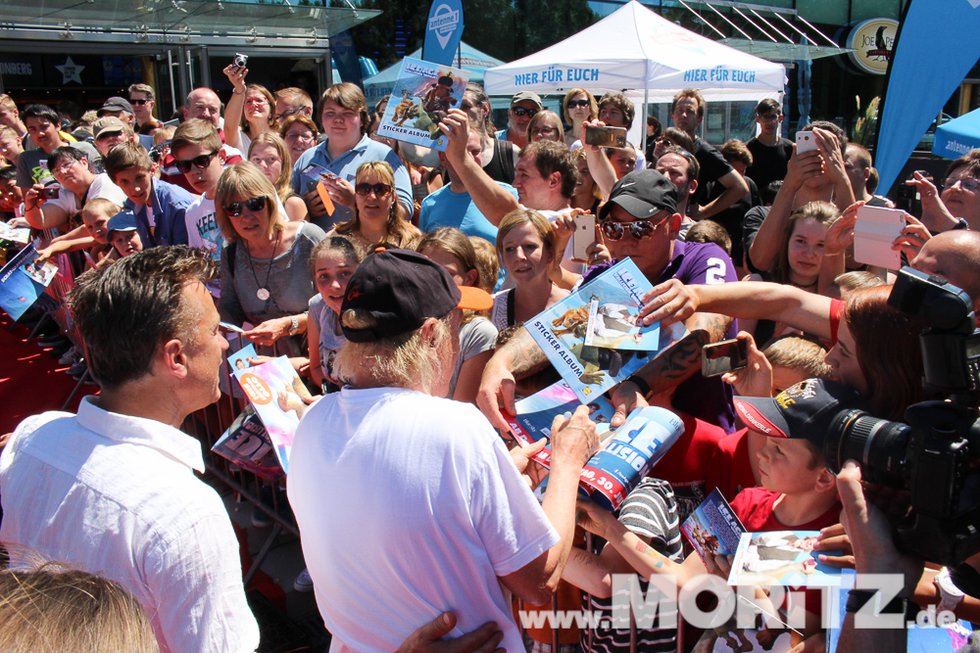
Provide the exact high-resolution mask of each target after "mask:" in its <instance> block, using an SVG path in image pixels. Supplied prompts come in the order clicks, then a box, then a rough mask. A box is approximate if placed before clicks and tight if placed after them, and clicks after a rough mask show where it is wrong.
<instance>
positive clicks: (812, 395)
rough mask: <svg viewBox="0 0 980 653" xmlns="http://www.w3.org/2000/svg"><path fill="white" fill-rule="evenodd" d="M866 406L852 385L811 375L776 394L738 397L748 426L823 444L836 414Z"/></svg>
mask: <svg viewBox="0 0 980 653" xmlns="http://www.w3.org/2000/svg"><path fill="white" fill-rule="evenodd" d="M849 408H864V402H863V400H862V399H861V395H860V394H858V392H857V391H856V390H854V389H853V388H851V387H850V386H847V385H844V384H843V383H837V382H836V381H826V380H824V379H807V380H805V381H800V382H799V383H797V384H796V385H793V386H790V387H788V388H786V389H785V390H783V391H782V392H780V393H779V394H778V395H776V396H775V397H735V412H736V413H738V416H739V418H740V419H741V420H742V423H743V424H745V426H747V427H749V428H750V429H752V430H753V431H758V432H759V433H762V434H763V435H768V436H769V437H772V438H790V439H793V440H809V441H810V442H812V443H813V444H814V445H816V446H817V447H819V448H821V449H822V448H823V445H824V440H825V439H826V437H827V432H828V431H829V430H830V425H831V422H832V421H833V419H834V417H835V416H836V415H837V414H838V413H839V412H840V411H842V410H846V409H849Z"/></svg>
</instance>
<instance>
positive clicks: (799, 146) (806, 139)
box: [796, 131, 817, 154]
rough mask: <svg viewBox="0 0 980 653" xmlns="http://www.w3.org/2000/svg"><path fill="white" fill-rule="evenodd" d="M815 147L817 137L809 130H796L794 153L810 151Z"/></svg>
mask: <svg viewBox="0 0 980 653" xmlns="http://www.w3.org/2000/svg"><path fill="white" fill-rule="evenodd" d="M815 149H817V138H816V136H815V135H814V133H813V132H811V131H798V132H796V153H797V154H803V153H804V152H812V151H814V150H815Z"/></svg>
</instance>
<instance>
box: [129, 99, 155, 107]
mask: <svg viewBox="0 0 980 653" xmlns="http://www.w3.org/2000/svg"><path fill="white" fill-rule="evenodd" d="M149 101H150V100H133V99H130V100H129V103H130V104H132V105H133V106H138V107H141V106H143V105H144V104H146V103H147V102H149Z"/></svg>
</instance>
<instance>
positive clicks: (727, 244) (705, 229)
mask: <svg viewBox="0 0 980 653" xmlns="http://www.w3.org/2000/svg"><path fill="white" fill-rule="evenodd" d="M684 240H686V241H687V242H689V243H714V244H716V245H718V247H721V248H722V249H723V250H725V253H726V254H728V255H729V256H731V255H732V237H731V236H729V235H728V231H726V230H725V228H724V227H723V226H721V225H720V224H718V223H717V222H715V221H714V220H699V221H698V222H695V223H694V224H693V225H691V228H690V229H688V230H687V235H686V236H684Z"/></svg>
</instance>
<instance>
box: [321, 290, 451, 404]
mask: <svg viewBox="0 0 980 653" xmlns="http://www.w3.org/2000/svg"><path fill="white" fill-rule="evenodd" d="M340 319H341V323H342V324H343V325H344V326H346V327H349V328H355V329H363V328H370V327H373V326H376V325H377V320H376V319H375V318H374V317H373V316H372V315H371V314H370V313H368V312H366V311H364V310H362V309H350V308H349V309H347V310H346V311H344V312H343V314H342V315H341V318H340ZM452 319H453V311H450V312H449V315H446V316H445V317H443V318H440V319H437V320H436V327H435V330H434V332H433V334H432V335H433V336H434V339H435V340H434V342H433V343H432V344H431V345H430V344H429V343H427V342H425V341H424V340H423V337H422V328H421V327H419V328H418V329H415V330H414V331H409V332H408V333H403V334H399V335H397V336H391V337H388V338H383V339H381V340H377V341H375V342H352V341H350V340H348V341H347V342H345V343H344V345H343V346H342V347H341V348H340V351H339V352H337V356H336V358H334V362H333V369H334V374H335V375H336V376H338V377H339V378H342V379H346V380H353V379H364V377H365V376H366V377H367V379H366V380H369V381H370V382H371V384H372V385H373V386H375V387H396V388H422V389H423V390H425V391H429V390H431V389H432V387H433V384H434V383H435V380H436V379H437V378H438V377H439V374H440V373H441V372H442V371H443V366H445V365H450V364H451V363H452V361H450V360H445V359H446V358H447V357H445V356H433V355H432V350H433V348H434V349H435V350H436V351H442V350H443V348H444V347H445V346H446V341H448V340H449V338H451V337H452V328H451V326H450V325H451V321H452Z"/></svg>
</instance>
